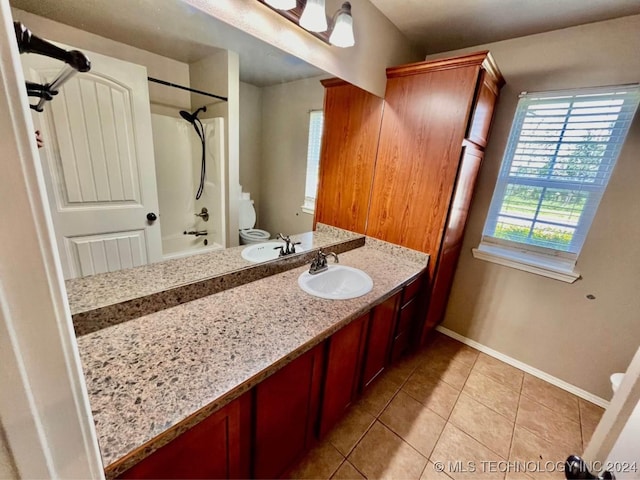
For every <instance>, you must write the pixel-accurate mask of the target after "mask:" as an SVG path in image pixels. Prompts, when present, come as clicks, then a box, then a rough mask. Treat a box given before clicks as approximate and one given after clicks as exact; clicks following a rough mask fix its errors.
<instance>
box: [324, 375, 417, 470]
mask: <svg viewBox="0 0 640 480" xmlns="http://www.w3.org/2000/svg"><path fill="white" fill-rule="evenodd" d="M415 369H416V367H414V368H413V369H412V370H411V373H409V375H407V378H406V379H405V380H404V381H403V382H402V383H401V384H400V386H399V387H398V388H397V390H396V391H395V392H394V394H393V395H392V396H391V398H390V399H389V401H388V402H387V403H385V405H384V407H382V409H381V410H380V412H378V413H377V414H376V415H371V413H369V412H367V413H369V415H371V416H372V417H373V422H371V424H370V425H369V426H368V427H367V428H366V430H365V431H364V433H363V434H362V435H361V436H360V438H358V440H357V441H356V442H355V443H354V444H353V447H351V448H350V449H349V451H348V452H347V454H346V455H344V458H345V460H347V461H348V460H349V455H351V454H352V453H353V451H354V450H355V449H356V447H357V446H358V445H360V442H361V441H362V439H363V438H364V437H365V436H366V435H367V433H369V430H371V427H373V425H374V424H375V423H376V422H377V421H378V420H379V418H380V415H382V414H383V413H384V411H385V410H386V409H387V407H388V406H389V404H390V403H391V402H392V401H393V399H394V398H395V397H396V395H398V392H399V391H400V390H402V387H403V386H404V384H405V383H407V381H408V380H409V377H410V376H411V375H413V372H414V371H415ZM387 373H388V372H387ZM383 376H384V374H383ZM381 379H382V377H380V378H378V381H380V380H381ZM353 406H354V404H351V406H350V407H349V408H352V407H353ZM345 416H346V415H345ZM343 418H344V417H343ZM380 423H381V424H382V425H383V426H385V428H387V427H386V425H384V423H382V422H380ZM334 428H335V427H334ZM393 433H394V434H395V432H393ZM403 441H404V440H403ZM329 443H331V442H329ZM334 448H335V445H334ZM336 450H337V449H336ZM340 453H342V452H340ZM349 463H351V462H349ZM351 465H353V463H351ZM353 467H354V468H355V469H356V470H358V468H357V467H356V466H355V465H353ZM358 472H360V470H358ZM360 473H361V474H362V472H360ZM362 476H363V477H365V478H367V477H366V475H364V474H362Z"/></svg>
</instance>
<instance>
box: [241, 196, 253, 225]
mask: <svg viewBox="0 0 640 480" xmlns="http://www.w3.org/2000/svg"><path fill="white" fill-rule="evenodd" d="M238 226H239V227H240V230H247V229H249V228H253V227H255V226H256V209H255V208H253V202H252V201H251V200H240V209H239V212H238Z"/></svg>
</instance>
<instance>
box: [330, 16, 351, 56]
mask: <svg viewBox="0 0 640 480" xmlns="http://www.w3.org/2000/svg"><path fill="white" fill-rule="evenodd" d="M329 43H331V45H335V46H336V47H342V48H346V47H353V46H354V45H355V44H356V39H355V38H354V36H353V17H351V15H349V14H348V13H346V12H341V13H340V14H338V17H337V18H336V22H335V25H334V26H333V31H332V32H331V36H330V37H329Z"/></svg>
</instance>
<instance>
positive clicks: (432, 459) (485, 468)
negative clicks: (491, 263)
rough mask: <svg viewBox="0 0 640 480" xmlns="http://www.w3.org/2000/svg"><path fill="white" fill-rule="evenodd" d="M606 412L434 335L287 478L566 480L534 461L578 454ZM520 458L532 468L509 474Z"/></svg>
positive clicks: (558, 459)
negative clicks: (539, 468)
mask: <svg viewBox="0 0 640 480" xmlns="http://www.w3.org/2000/svg"><path fill="white" fill-rule="evenodd" d="M602 413H603V410H602V409H601V408H600V407H597V406H595V405H593V404H591V403H589V402H586V401H584V400H582V399H579V398H578V397H576V396H574V395H572V394H570V393H568V392H566V391H564V390H561V389H559V388H557V387H555V386H553V385H551V384H549V383H547V382H544V381H542V380H540V379H538V378H536V377H533V376H531V375H529V374H527V373H524V372H523V371H521V370H518V369H517V368H514V367H512V366H510V365H507V364H505V363H503V362H501V361H499V360H496V359H494V358H492V357H489V356H487V355H485V354H483V353H480V352H478V351H477V350H475V349H473V348H470V347H468V346H466V345H463V344H462V343H460V342H457V341H455V340H453V339H451V338H449V337H447V336H445V335H442V334H439V333H436V334H435V335H434V336H433V339H432V341H431V343H430V344H429V345H428V346H427V347H425V348H424V349H423V350H421V351H420V352H418V353H416V354H414V355H412V356H410V357H409V358H406V359H403V360H402V361H400V362H399V363H398V364H396V365H394V366H393V367H392V368H390V369H389V370H388V371H386V372H385V373H384V374H383V375H381V377H380V378H379V379H377V380H376V382H375V383H374V384H373V385H372V386H371V387H370V388H369V389H368V390H367V391H366V392H365V394H364V396H363V397H362V398H361V399H360V400H359V401H358V402H357V403H356V404H355V405H353V406H352V407H351V408H350V410H349V411H348V412H347V414H346V415H345V417H344V418H343V419H342V421H341V422H340V423H339V424H338V425H337V426H336V427H335V428H334V429H333V430H332V431H331V432H329V434H328V435H327V436H326V437H325V438H324V439H322V440H321V442H320V443H319V444H318V445H317V446H316V447H315V448H314V449H313V450H311V451H310V452H309V453H308V454H307V455H306V457H305V458H303V459H302V460H301V461H300V463H299V464H298V465H297V466H295V467H294V468H293V469H292V470H291V471H289V472H288V474H287V477H288V478H318V479H329V478H331V479H362V478H376V479H377V478H393V479H420V480H432V479H433V480H449V479H450V478H453V479H459V478H471V477H473V478H507V479H509V480H514V479H519V478H523V479H526V478H537V477H549V478H557V479H560V478H564V474H563V473H562V471H555V472H548V471H547V472H545V471H542V472H536V471H535V470H536V465H538V464H540V465H544V464H545V462H547V461H550V462H563V461H564V460H565V459H566V457H567V456H568V455H569V454H572V453H575V454H582V452H583V450H584V447H585V446H586V444H587V443H588V441H589V438H590V437H591V434H592V433H593V430H594V429H595V427H596V425H597V423H598V421H599V419H600V416H601V415H602ZM456 462H458V463H456ZM460 462H461V463H460ZM507 462H508V463H507ZM516 462H520V463H518V464H519V465H525V466H526V468H527V471H526V472H525V473H523V472H522V471H521V472H513V471H509V472H506V470H507V469H512V470H513V469H514V468H516V467H515V465H516ZM527 462H536V463H535V464H534V463H527ZM436 465H438V466H440V465H443V466H444V470H445V471H444V472H439V471H437V468H436ZM473 467H475V470H476V471H475V472H473V473H472V472H471V470H473ZM456 470H457V471H456ZM543 470H544V469H543Z"/></svg>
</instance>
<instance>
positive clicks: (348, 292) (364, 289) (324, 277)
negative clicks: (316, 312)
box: [298, 265, 373, 300]
mask: <svg viewBox="0 0 640 480" xmlns="http://www.w3.org/2000/svg"><path fill="white" fill-rule="evenodd" d="M298 285H300V288H301V289H302V290H304V291H305V292H307V293H308V294H310V295H313V296H315V297H320V298H328V299H330V300H347V299H349V298H356V297H361V296H362V295H365V294H367V293H369V292H370V291H371V290H372V289H373V280H371V277H370V276H369V275H367V274H366V273H365V272H363V271H362V270H358V269H357V268H353V267H347V266H345V265H329V269H328V270H327V271H325V272H322V273H317V274H315V275H311V274H310V273H309V272H304V273H303V274H302V275H300V276H299V277H298Z"/></svg>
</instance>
